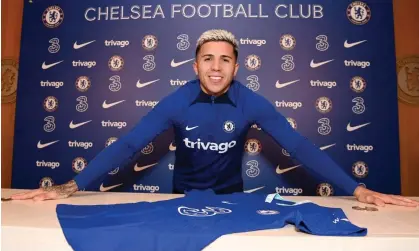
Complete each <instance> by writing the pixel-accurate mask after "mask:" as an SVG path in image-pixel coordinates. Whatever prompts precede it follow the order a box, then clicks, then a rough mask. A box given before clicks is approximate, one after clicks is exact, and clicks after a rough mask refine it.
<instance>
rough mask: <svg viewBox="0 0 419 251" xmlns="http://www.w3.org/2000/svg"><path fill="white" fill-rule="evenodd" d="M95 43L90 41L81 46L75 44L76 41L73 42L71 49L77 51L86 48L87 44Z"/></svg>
mask: <svg viewBox="0 0 419 251" xmlns="http://www.w3.org/2000/svg"><path fill="white" fill-rule="evenodd" d="M95 41H96V40H92V41H90V42H87V43H83V44H77V41H76V42H74V45H73V48H74V49H75V50H78V49H80V48H83V47H85V46H86V45H88V44H91V43H93V42H95Z"/></svg>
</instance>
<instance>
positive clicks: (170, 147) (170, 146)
mask: <svg viewBox="0 0 419 251" xmlns="http://www.w3.org/2000/svg"><path fill="white" fill-rule="evenodd" d="M169 150H170V151H175V150H176V146H174V145H173V143H170V145H169Z"/></svg>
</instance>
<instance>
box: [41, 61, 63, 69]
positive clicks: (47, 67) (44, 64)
mask: <svg viewBox="0 0 419 251" xmlns="http://www.w3.org/2000/svg"><path fill="white" fill-rule="evenodd" d="M62 62H64V60H61V61H58V62H55V63H52V64H46V63H45V61H44V62H43V63H42V69H44V70H47V69H49V68H51V67H53V66H56V65H57V64H60V63H62Z"/></svg>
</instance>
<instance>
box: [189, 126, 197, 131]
mask: <svg viewBox="0 0 419 251" xmlns="http://www.w3.org/2000/svg"><path fill="white" fill-rule="evenodd" d="M198 127H199V126H194V127H189V126H187V127H186V131H190V130H193V129H195V128H198Z"/></svg>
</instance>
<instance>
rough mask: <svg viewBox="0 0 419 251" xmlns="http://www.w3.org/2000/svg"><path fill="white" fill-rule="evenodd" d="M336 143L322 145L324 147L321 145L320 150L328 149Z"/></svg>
mask: <svg viewBox="0 0 419 251" xmlns="http://www.w3.org/2000/svg"><path fill="white" fill-rule="evenodd" d="M334 145H336V143H335V144H331V145H327V146H322V147H320V150H326V149H327V148H330V147H332V146H334Z"/></svg>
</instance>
